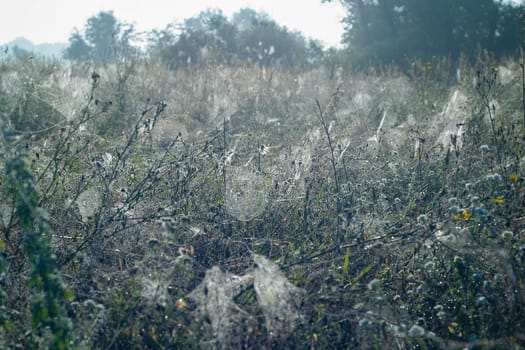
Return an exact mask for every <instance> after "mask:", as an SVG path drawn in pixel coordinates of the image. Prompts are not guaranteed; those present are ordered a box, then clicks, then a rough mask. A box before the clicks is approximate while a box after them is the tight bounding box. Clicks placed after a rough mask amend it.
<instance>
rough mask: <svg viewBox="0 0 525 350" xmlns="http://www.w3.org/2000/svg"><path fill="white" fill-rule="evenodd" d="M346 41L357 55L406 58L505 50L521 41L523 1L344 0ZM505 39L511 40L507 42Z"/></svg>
mask: <svg viewBox="0 0 525 350" xmlns="http://www.w3.org/2000/svg"><path fill="white" fill-rule="evenodd" d="M341 2H342V3H343V4H344V5H345V6H346V8H347V13H348V15H347V17H346V18H345V20H344V21H345V24H346V32H345V36H344V39H343V41H344V43H345V44H346V45H347V47H348V49H349V51H350V53H351V54H352V57H353V58H354V61H356V62H360V63H364V62H367V61H371V62H379V63H391V62H395V63H398V64H399V63H404V62H405V61H406V59H407V58H412V57H419V58H422V59H428V58H430V57H432V56H435V55H436V56H452V57H458V56H459V55H460V54H462V53H465V54H467V55H470V56H474V55H475V54H476V51H477V49H478V48H479V47H481V48H484V49H488V50H490V51H493V52H494V53H495V54H497V55H499V56H501V55H504V54H508V53H510V52H511V51H512V50H513V49H515V48H516V47H517V46H518V43H519V38H520V31H519V30H517V28H518V27H519V25H517V23H518V21H519V18H518V16H519V14H520V13H521V11H522V9H523V6H515V5H514V6H513V5H510V4H509V3H504V2H502V1H500V0H440V1H435V0H341ZM502 43H505V44H502Z"/></svg>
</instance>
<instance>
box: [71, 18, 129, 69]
mask: <svg viewBox="0 0 525 350" xmlns="http://www.w3.org/2000/svg"><path fill="white" fill-rule="evenodd" d="M134 33H135V29H134V28H133V26H131V25H128V24H125V23H121V22H118V21H117V19H116V18H115V16H114V15H113V12H112V11H109V12H104V11H102V12H100V13H99V14H97V15H96V16H92V17H90V18H89V19H88V20H87V23H86V26H85V29H84V35H82V34H81V33H80V32H78V31H76V32H74V33H73V34H72V35H71V37H70V38H69V47H68V48H67V49H66V51H65V55H64V57H65V58H66V59H70V60H74V61H85V60H87V59H91V60H92V61H93V63H95V64H96V65H102V64H110V63H114V62H115V60H117V59H118V58H122V57H130V56H133V55H135V54H136V53H137V49H136V48H134V47H133V46H132V45H131V40H132V39H133V36H134Z"/></svg>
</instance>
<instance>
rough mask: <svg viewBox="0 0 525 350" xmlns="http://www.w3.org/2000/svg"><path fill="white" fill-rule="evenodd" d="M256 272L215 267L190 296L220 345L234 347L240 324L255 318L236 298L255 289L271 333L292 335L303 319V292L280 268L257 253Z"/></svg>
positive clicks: (254, 255)
mask: <svg viewBox="0 0 525 350" xmlns="http://www.w3.org/2000/svg"><path fill="white" fill-rule="evenodd" d="M253 260H254V262H255V269H253V270H248V271H247V272H246V273H245V274H244V275H242V276H239V275H235V274H232V273H228V272H223V271H222V270H221V269H220V268H219V267H217V266H214V267H212V268H211V269H209V270H208V271H206V274H205V277H204V280H203V281H202V282H201V283H200V284H199V285H198V286H197V288H195V289H194V290H193V291H192V292H191V293H190V294H189V295H188V297H189V298H190V299H192V300H194V301H195V303H196V304H197V309H196V311H197V313H198V315H199V316H200V317H202V318H203V319H209V321H210V329H211V331H212V333H213V334H212V337H213V338H214V339H215V340H216V341H217V342H218V344H219V345H224V344H231V343H232V341H231V339H232V338H234V337H235V334H236V331H238V329H237V328H236V327H237V326H238V325H239V324H241V323H245V321H247V320H250V319H253V318H254V315H251V314H249V313H248V312H247V311H245V310H243V309H242V308H241V306H240V305H238V304H237V303H236V302H235V298H236V297H237V296H238V295H239V294H241V293H242V292H243V291H245V290H247V289H248V288H250V287H253V290H254V291H255V295H256V300H257V303H258V305H259V307H260V309H261V310H262V313H263V315H264V317H265V320H266V323H265V325H266V327H267V329H268V331H269V334H271V335H272V336H275V337H279V336H286V335H288V334H290V332H292V331H293V330H294V328H295V327H296V325H297V324H298V322H299V321H300V320H301V319H302V315H301V312H300V309H299V306H300V304H301V299H302V295H303V292H302V290H301V289H299V288H298V287H296V286H294V285H293V284H292V283H290V282H289V281H288V279H287V278H286V276H285V275H284V274H283V273H282V272H281V270H280V269H279V266H278V265H277V264H275V263H273V262H272V261H270V260H268V259H266V258H265V257H263V256H260V255H256V254H253Z"/></svg>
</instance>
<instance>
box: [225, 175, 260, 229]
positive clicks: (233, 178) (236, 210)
mask: <svg viewBox="0 0 525 350" xmlns="http://www.w3.org/2000/svg"><path fill="white" fill-rule="evenodd" d="M267 202H268V189H267V186H266V183H265V179H264V177H263V176H262V175H260V174H257V173H256V172H254V171H250V170H248V169H245V168H242V167H238V168H232V169H231V170H230V171H229V173H228V178H227V181H226V192H225V204H226V209H227V210H228V213H230V215H232V216H233V217H235V218H237V219H238V220H240V221H250V220H252V219H253V218H255V217H257V216H259V215H261V214H262V213H263V212H264V209H265V208H266V204H267Z"/></svg>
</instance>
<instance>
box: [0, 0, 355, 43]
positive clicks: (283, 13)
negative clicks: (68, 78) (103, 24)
mask: <svg viewBox="0 0 525 350" xmlns="http://www.w3.org/2000/svg"><path fill="white" fill-rule="evenodd" d="M0 4H3V6H1V8H2V9H1V11H0V44H4V43H7V42H9V41H11V40H13V39H15V38H17V37H20V36H23V37H25V38H27V39H29V40H31V41H32V42H33V43H35V44H41V43H46V42H47V43H48V42H67V40H68V38H69V35H70V34H71V32H72V31H73V28H75V27H77V28H79V29H83V27H84V25H85V23H86V20H87V19H88V18H89V17H91V16H94V15H96V14H97V13H98V12H100V11H109V10H113V12H114V15H115V17H116V18H117V19H118V20H120V21H123V22H127V23H131V24H134V25H135V27H136V29H137V30H138V31H149V30H152V29H164V28H165V27H166V25H168V24H169V23H172V22H174V21H180V20H183V19H185V18H188V17H192V16H195V15H197V14H198V13H199V12H200V11H202V10H204V9H206V8H221V9H222V10H223V12H224V14H225V15H227V16H230V15H231V14H232V13H234V12H236V11H238V10H239V9H241V8H243V7H250V8H253V9H255V10H257V11H264V12H266V13H268V14H269V15H270V16H271V17H272V18H273V19H275V20H276V21H277V22H278V23H279V24H281V25H285V26H286V27H288V28H289V29H292V30H299V31H301V32H303V34H305V35H306V36H307V37H313V38H316V39H319V40H321V41H322V42H323V43H325V44H327V45H337V44H338V43H339V41H340V37H341V34H342V31H343V25H342V24H341V19H342V17H343V16H344V14H345V12H344V9H343V8H342V6H341V5H340V4H339V2H338V1H333V2H331V3H321V0H221V1H212V0H0Z"/></svg>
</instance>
